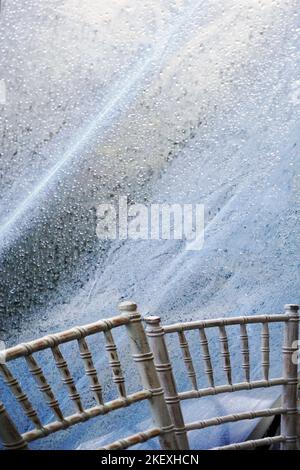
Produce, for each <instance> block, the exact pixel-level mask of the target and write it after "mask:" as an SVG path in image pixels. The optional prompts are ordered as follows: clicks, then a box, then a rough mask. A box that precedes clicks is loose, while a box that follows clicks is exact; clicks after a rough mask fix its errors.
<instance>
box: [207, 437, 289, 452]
mask: <svg viewBox="0 0 300 470" xmlns="http://www.w3.org/2000/svg"><path fill="white" fill-rule="evenodd" d="M285 440H286V439H285V437H284V436H281V435H280V436H274V437H263V438H262V439H255V440H251V441H246V442H239V443H237V444H229V445H227V446H221V447H213V448H212V449H211V450H254V449H257V447H270V446H271V445H273V444H280V443H284V442H285Z"/></svg>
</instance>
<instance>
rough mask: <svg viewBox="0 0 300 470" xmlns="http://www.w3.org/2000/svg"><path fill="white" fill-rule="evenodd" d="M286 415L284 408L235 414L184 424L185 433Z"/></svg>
mask: <svg viewBox="0 0 300 470" xmlns="http://www.w3.org/2000/svg"><path fill="white" fill-rule="evenodd" d="M285 413H287V411H286V409H285V408H267V409H265V410H259V411H246V412H243V413H236V414H232V415H225V416H218V417H216V418H210V419H206V420H201V421H195V422H193V423H188V424H186V426H185V428H186V430H187V431H195V430H198V429H205V428H208V427H211V426H219V425H222V424H226V423H234V422H236V421H243V420H244V419H256V418H264V417H266V416H277V415H284V414H285Z"/></svg>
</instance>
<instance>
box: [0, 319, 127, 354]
mask: <svg viewBox="0 0 300 470" xmlns="http://www.w3.org/2000/svg"><path fill="white" fill-rule="evenodd" d="M129 322H130V319H129V317H128V316H126V315H118V316H116V317H112V318H109V319H106V320H100V321H97V322H95V323H90V324H89V325H84V326H81V327H75V328H71V329H69V330H66V331H62V332H60V333H54V334H51V335H47V336H43V337H42V338H39V339H37V340H34V341H29V342H27V343H21V344H18V345H17V346H13V347H11V348H7V349H6V350H5V360H6V362H8V361H12V360H13V359H18V358H20V357H24V356H26V355H27V354H29V351H30V353H31V354H32V353H35V352H38V351H43V350H44V349H48V348H51V347H53V346H57V345H59V344H63V343H68V342H70V341H73V340H78V339H80V338H81V337H82V336H84V337H85V336H91V335H94V334H96V333H101V332H104V331H107V330H111V329H113V328H117V327H118V326H122V325H126V324H128V323H129Z"/></svg>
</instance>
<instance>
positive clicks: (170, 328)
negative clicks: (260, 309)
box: [163, 313, 289, 334]
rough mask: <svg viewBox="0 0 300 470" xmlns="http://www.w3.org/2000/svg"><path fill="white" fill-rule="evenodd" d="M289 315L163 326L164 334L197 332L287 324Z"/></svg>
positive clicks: (224, 319) (221, 319) (222, 319)
mask: <svg viewBox="0 0 300 470" xmlns="http://www.w3.org/2000/svg"><path fill="white" fill-rule="evenodd" d="M288 321H289V315H286V314H277V313H276V314H274V315H252V316H249V317H246V316H242V317H227V318H211V319H208V320H197V321H191V322H182V323H174V324H172V325H165V326H163V330H164V332H165V333H166V334H168V333H176V332H177V333H178V331H186V330H198V329H199V328H214V327H219V326H230V325H241V324H244V325H247V324H252V323H281V322H288Z"/></svg>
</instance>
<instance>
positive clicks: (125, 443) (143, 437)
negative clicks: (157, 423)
mask: <svg viewBox="0 0 300 470" xmlns="http://www.w3.org/2000/svg"><path fill="white" fill-rule="evenodd" d="M161 433H162V431H161V429H159V428H152V429H148V431H143V432H139V433H137V434H133V435H132V436H129V437H125V438H123V439H119V440H118V441H115V442H112V443H111V444H108V445H107V446H104V447H100V448H99V449H97V450H122V449H128V448H129V447H132V446H135V445H137V444H142V443H144V442H147V441H149V440H150V439H153V438H154V437H157V436H160V435H161Z"/></svg>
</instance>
